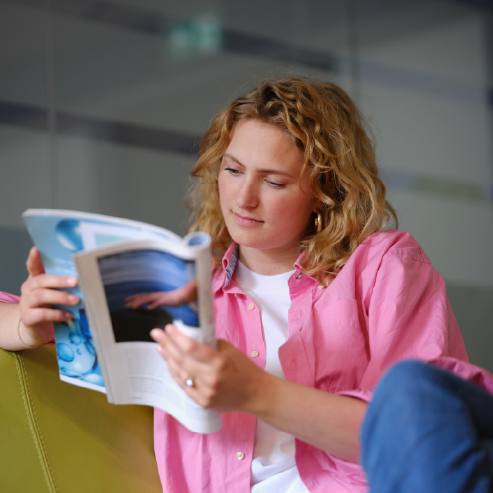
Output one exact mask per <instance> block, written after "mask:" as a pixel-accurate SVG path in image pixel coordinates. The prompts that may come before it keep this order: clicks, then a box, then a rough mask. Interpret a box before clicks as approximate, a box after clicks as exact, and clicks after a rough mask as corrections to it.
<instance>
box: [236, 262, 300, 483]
mask: <svg viewBox="0 0 493 493" xmlns="http://www.w3.org/2000/svg"><path fill="white" fill-rule="evenodd" d="M293 272H294V271H291V272H286V273H284V274H279V275H276V276H263V275H260V274H257V273H255V272H253V271H251V270H250V269H248V268H247V267H246V266H245V265H243V264H242V263H241V262H238V264H237V265H236V269H235V276H236V282H237V283H238V285H239V286H240V288H241V289H242V290H243V292H244V293H245V294H247V295H248V296H250V298H252V300H253V301H254V303H255V304H256V305H257V307H258V308H259V310H260V314H261V318H262V328H263V332H264V341H265V347H266V351H267V354H266V359H265V368H264V369H265V371H267V372H269V373H271V374H272V375H275V376H276V377H280V378H284V373H283V371H282V367H281V362H280V361H279V348H280V347H281V346H282V345H283V344H284V343H285V342H286V340H287V338H288V335H289V327H288V310H289V307H290V305H291V298H290V296H289V286H288V280H289V278H290V277H291V275H292V274H293ZM251 486H252V487H251V493H308V490H307V488H306V486H305V485H304V484H303V482H302V481H301V478H300V474H299V472H298V468H297V467H296V461H295V442H294V436H293V435H291V434H289V433H285V432H283V431H279V430H277V429H276V428H274V427H272V426H270V425H268V424H267V423H264V422H263V421H261V420H260V419H257V428H256V430H255V446H254V450H253V460H252V476H251Z"/></svg>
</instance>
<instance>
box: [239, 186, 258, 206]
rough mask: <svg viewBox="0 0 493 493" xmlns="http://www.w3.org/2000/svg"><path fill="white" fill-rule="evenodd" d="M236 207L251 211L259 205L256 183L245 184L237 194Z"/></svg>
mask: <svg viewBox="0 0 493 493" xmlns="http://www.w3.org/2000/svg"><path fill="white" fill-rule="evenodd" d="M235 200H236V205H237V206H238V207H239V208H240V209H251V208H253V207H256V206H257V205H258V191H257V187H256V186H255V184H254V183H243V184H242V185H241V187H239V188H238V190H237V193H236V199H235Z"/></svg>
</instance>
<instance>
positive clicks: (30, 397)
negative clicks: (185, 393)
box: [0, 346, 162, 493]
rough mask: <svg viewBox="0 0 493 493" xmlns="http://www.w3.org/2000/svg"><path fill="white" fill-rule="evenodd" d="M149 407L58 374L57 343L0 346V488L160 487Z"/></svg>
mask: <svg viewBox="0 0 493 493" xmlns="http://www.w3.org/2000/svg"><path fill="white" fill-rule="evenodd" d="M152 412H153V411H152V409H151V408H149V407H146V406H114V405H112V404H109V403H108V402H107V400H106V396H105V395H104V394H101V393H99V392H95V391H93V390H87V389H83V388H80V387H76V386H74V385H70V384H67V383H65V382H62V381H61V380H59V377H58V368H57V362H56V354H55V348H54V346H43V347H40V348H37V349H35V350H30V351H20V352H18V353H12V352H9V351H3V350H0V491H2V492H5V493H11V492H12V493H16V492H20V493H38V492H40V493H41V492H43V493H44V492H46V493H79V492H80V493H88V492H90V493H98V492H104V493H113V492H115V493H116V492H118V493H127V492H128V493H130V492H132V493H137V492H144V493H158V492H161V491H162V488H161V485H160V481H159V477H158V472H157V466H156V461H155V458H154V450H153V435H152Z"/></svg>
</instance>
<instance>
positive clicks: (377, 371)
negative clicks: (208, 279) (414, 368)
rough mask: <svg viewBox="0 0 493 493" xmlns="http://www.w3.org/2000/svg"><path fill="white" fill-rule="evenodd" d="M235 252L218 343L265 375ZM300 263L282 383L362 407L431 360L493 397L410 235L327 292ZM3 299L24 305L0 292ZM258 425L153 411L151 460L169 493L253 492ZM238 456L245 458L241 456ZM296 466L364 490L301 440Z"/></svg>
mask: <svg viewBox="0 0 493 493" xmlns="http://www.w3.org/2000/svg"><path fill="white" fill-rule="evenodd" d="M237 258H238V257H237V249H236V245H232V246H231V248H230V249H229V250H228V252H227V253H226V255H225V256H224V260H223V268H222V269H218V270H217V271H216V273H215V275H214V280H213V286H212V288H213V291H214V300H215V309H216V329H217V336H218V338H223V339H226V340H228V341H230V342H231V343H232V344H234V345H235V346H236V347H238V348H239V349H240V350H241V351H243V352H244V353H246V354H247V355H250V354H251V352H252V351H257V352H258V354H259V355H258V357H256V358H253V361H254V362H255V363H256V364H257V365H258V366H259V367H260V368H263V366H264V363H265V344H264V340H263V335H262V325H261V318H260V313H259V312H258V309H257V307H256V306H255V305H253V306H252V303H253V301H252V300H251V299H250V298H249V297H248V296H246V295H245V294H244V293H243V292H242V291H241V290H240V289H239V287H238V285H237V284H236V282H235V279H234V275H233V274H234V268H235V266H236V262H237ZM300 260H301V258H300V259H298V261H297V262H296V264H295V273H294V274H293V275H292V276H291V278H290V280H289V289H290V296H291V307H290V310H289V338H288V340H287V341H286V343H285V344H284V345H283V346H282V347H281V349H280V351H279V357H280V360H281V364H282V367H283V370H284V374H285V376H286V379H288V380H292V381H294V382H298V383H300V384H303V385H307V386H310V387H315V388H318V389H321V390H324V391H327V392H333V393H336V394H341V395H350V396H354V397H357V398H360V399H363V400H366V401H369V400H370V399H371V396H372V390H373V388H374V386H375V384H376V383H377V381H378V379H379V378H380V377H381V375H382V373H383V372H384V371H385V370H386V369H387V368H388V367H389V366H390V365H392V364H393V363H395V362H396V361H399V360H402V359H408V358H417V359H421V360H424V361H434V363H435V364H438V365H439V366H442V367H444V368H447V369H449V370H451V371H453V372H454V373H456V374H458V375H460V376H462V377H464V378H467V379H469V380H472V381H474V382H475V383H477V384H479V385H481V386H483V387H484V388H486V389H487V390H489V391H490V392H491V393H493V380H492V379H491V378H492V376H491V374H489V373H488V372H485V371H484V370H481V369H480V368H477V367H474V366H473V365H470V364H468V363H467V355H466V351H465V348H464V344H463V341H462V337H461V335H460V333H459V330H458V327H457V323H456V321H455V317H454V315H453V313H452V310H451V308H450V305H449V303H448V299H447V295H446V293H445V284H444V282H443V279H442V277H441V276H440V274H439V273H438V272H437V271H436V270H435V269H434V268H433V266H432V265H431V262H430V260H429V259H428V257H427V256H426V254H425V253H424V252H423V250H422V249H421V248H420V246H419V245H418V244H417V243H416V241H415V240H414V238H413V237H412V236H411V235H410V234H409V233H406V232H401V231H386V232H383V233H380V234H376V235H374V236H372V237H371V238H368V239H367V240H366V241H365V242H363V243H362V244H361V245H360V246H359V247H358V248H357V249H356V250H355V252H354V253H353V254H352V255H351V258H350V259H349V261H348V262H347V263H346V265H345V266H344V268H343V269H342V271H341V272H340V273H339V274H338V276H337V277H336V279H335V280H334V281H333V282H332V284H331V285H330V286H329V287H328V288H322V289H319V286H318V285H317V283H316V281H315V280H314V279H312V278H311V277H309V276H307V275H304V274H303V275H301V276H300V274H301V271H300ZM0 301H4V302H7V303H15V302H17V301H18V297H15V296H11V295H8V294H6V293H0ZM255 425H256V420H255V418H254V417H253V416H251V415H247V414H242V413H228V414H224V415H223V428H222V430H221V431H219V432H217V433H213V434H210V435H201V434H198V433H192V432H190V431H188V430H187V429H186V428H185V427H183V426H182V425H181V424H180V423H178V422H177V421H176V420H175V419H174V418H172V417H171V416H169V415H167V414H165V413H164V412H163V411H161V410H159V409H156V410H155V420H154V426H155V434H154V436H155V452H156V459H157V463H158V469H159V474H160V477H161V481H162V484H163V491H164V492H166V493H248V492H249V491H250V462H251V459H252V452H253V445H254V438H255ZM238 452H242V453H243V454H244V456H243V455H241V454H240V455H239V457H240V458H241V459H239V458H238V456H237V453H238ZM296 463H297V466H298V469H299V472H300V476H301V478H302V480H303V482H304V483H305V485H306V486H307V488H308V489H309V490H310V491H311V492H324V493H325V492H331V493H342V492H353V493H360V492H364V491H366V490H367V486H366V483H365V480H364V477H363V473H362V469H361V467H360V466H359V465H358V464H353V463H350V462H346V461H343V460H341V459H338V458H336V457H334V456H332V455H330V454H328V453H326V452H323V451H321V450H319V449H317V448H315V447H313V446H311V445H308V444H306V443H304V442H302V441H300V440H296Z"/></svg>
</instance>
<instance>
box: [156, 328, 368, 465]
mask: <svg viewBox="0 0 493 493" xmlns="http://www.w3.org/2000/svg"><path fill="white" fill-rule="evenodd" d="M166 331H167V332H166V333H165V332H164V331H161V330H157V329H155V330H153V331H152V333H151V334H152V336H153V338H154V339H155V340H156V341H157V342H158V343H159V344H160V345H159V348H160V349H159V351H160V352H161V354H162V355H163V357H164V358H165V359H166V361H167V362H168V368H169V371H170V373H171V375H172V376H173V378H174V379H175V380H176V381H177V382H178V384H179V385H180V386H181V387H182V388H183V389H184V390H185V392H187V394H188V395H189V396H190V397H192V399H194V400H195V401H196V402H197V403H198V404H200V405H202V406H204V407H208V408H211V409H216V410H218V411H222V412H229V411H240V412H246V413H250V414H253V415H254V416H256V417H257V418H259V419H262V420H263V421H265V422H267V423H269V424H270V425H272V426H274V427H275V428H277V429H279V430H282V431H286V432H288V433H291V434H293V435H295V436H296V437H298V438H299V439H301V440H303V441H305V442H307V443H310V444H312V445H314V446H315V447H317V448H320V449H322V450H324V451H326V452H329V453H331V454H333V455H335V456H336V457H339V458H341V459H344V460H348V461H353V462H357V461H358V457H359V429H360V425H361V423H362V420H363V416H364V413H365V410H366V403H364V402H363V401H360V400H358V399H354V398H352V397H345V396H339V395H335V394H330V393H328V392H324V391H321V390H317V389H313V388H311V387H305V386H303V385H299V384H296V383H293V382H289V381H286V380H283V379H281V378H277V377H274V376H272V375H270V374H269V373H267V372H265V371H263V370H261V369H259V368H258V367H257V366H256V365H255V364H254V363H253V362H252V361H250V360H249V359H248V357H247V356H245V355H244V354H243V353H242V352H241V351H239V350H237V349H236V348H234V347H233V346H231V345H230V344H228V343H227V342H225V341H219V347H218V350H215V349H214V348H211V347H209V346H207V345H205V344H199V343H197V342H195V341H193V340H192V339H190V338H188V337H186V336H185V335H183V334H181V333H180V332H179V331H178V330H177V329H176V328H174V327H173V326H167V328H166ZM189 375H193V376H194V377H195V383H194V386H193V387H187V386H186V385H185V384H184V382H185V380H186V379H187V378H188V376H189Z"/></svg>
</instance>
